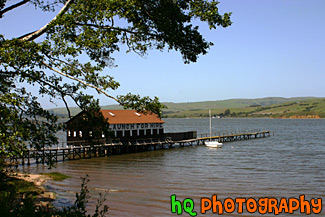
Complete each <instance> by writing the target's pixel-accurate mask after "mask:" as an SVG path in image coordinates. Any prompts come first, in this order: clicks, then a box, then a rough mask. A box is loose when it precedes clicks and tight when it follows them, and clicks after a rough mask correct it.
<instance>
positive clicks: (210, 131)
mask: <svg viewBox="0 0 325 217" xmlns="http://www.w3.org/2000/svg"><path fill="white" fill-rule="evenodd" d="M209 118H210V141H211V110H210V109H209Z"/></svg>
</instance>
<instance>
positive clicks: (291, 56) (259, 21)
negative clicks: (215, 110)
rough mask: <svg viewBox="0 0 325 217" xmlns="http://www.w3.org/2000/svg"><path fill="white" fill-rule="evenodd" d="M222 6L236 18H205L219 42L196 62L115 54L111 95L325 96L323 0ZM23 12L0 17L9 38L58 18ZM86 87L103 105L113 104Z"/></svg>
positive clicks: (188, 98) (207, 33)
mask: <svg viewBox="0 0 325 217" xmlns="http://www.w3.org/2000/svg"><path fill="white" fill-rule="evenodd" d="M219 11H220V12H221V13H224V12H232V16H231V20H232V22H233V24H232V25H231V26H230V27H228V28H225V29H224V28H217V29H216V30H209V28H208V26H207V25H205V24H203V25H202V24H200V28H199V30H200V32H201V33H202V34H203V36H204V37H205V38H206V39H207V40H208V41H211V42H213V43H214V46H213V47H212V48H211V49H210V50H209V52H208V53H207V54H206V55H203V56H202V55H201V56H200V57H199V59H198V61H197V62H196V63H191V64H184V63H183V60H182V57H181V55H180V54H179V53H177V52H176V51H169V52H168V51H164V52H160V51H156V50H151V51H149V52H148V55H147V56H146V57H140V56H138V55H137V54H134V53H128V54H127V53H125V50H122V51H121V52H119V53H117V54H115V55H114V57H115V60H116V62H115V63H116V64H117V65H118V67H116V68H107V69H106V70H105V72H106V73H108V74H110V75H112V76H113V77H115V79H116V80H117V81H118V82H120V84H121V87H120V88H119V89H118V90H116V91H112V92H109V94H112V95H121V94H126V93H128V92H132V93H134V94H140V95H141V96H150V97H154V96H158V97H159V99H160V101H162V102H198V101H210V100H223V99H232V98H262V97H300V96H315V97H325V85H324V82H325V13H324V12H325V1H324V0H310V1H305V0H263V1H261V0H245V1H242V0H220V4H219ZM15 12H16V11H15ZM17 12H18V16H17V13H13V12H9V13H7V14H6V16H5V17H4V18H2V19H0V31H1V34H4V35H5V37H6V38H10V37H16V36H20V35H22V34H24V33H26V32H31V31H33V30H35V29H38V28H40V27H42V26H43V25H45V24H46V22H48V20H50V19H51V17H53V15H51V14H42V15H41V17H40V14H39V13H35V12H34V9H33V7H32V6H28V5H26V6H23V7H21V8H19V9H17ZM17 24H19V25H17ZM87 92H88V93H91V94H94V95H95V97H96V98H99V99H100V104H101V105H108V104H114V103H115V102H114V101H113V100H111V99H107V98H106V97H105V96H103V95H98V94H96V92H95V91H93V90H87ZM40 102H41V103H42V105H43V106H44V107H46V108H52V107H63V106H64V105H63V103H62V102H57V103H56V105H53V104H51V103H49V102H48V99H47V98H43V99H40ZM71 106H73V104H71Z"/></svg>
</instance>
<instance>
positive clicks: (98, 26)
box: [76, 23, 159, 37]
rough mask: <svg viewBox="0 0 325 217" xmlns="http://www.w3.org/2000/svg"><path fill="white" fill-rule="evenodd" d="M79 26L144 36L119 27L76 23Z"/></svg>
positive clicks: (155, 35) (154, 35)
mask: <svg viewBox="0 0 325 217" xmlns="http://www.w3.org/2000/svg"><path fill="white" fill-rule="evenodd" d="M76 25H77V26H90V27H95V28H99V29H113V30H119V31H122V32H127V33H130V34H135V35H139V34H144V33H141V32H134V31H131V30H128V29H123V28H119V27H113V26H100V25H96V24H89V23H76ZM145 34H146V35H150V36H153V37H158V36H159V35H157V34H153V33H145Z"/></svg>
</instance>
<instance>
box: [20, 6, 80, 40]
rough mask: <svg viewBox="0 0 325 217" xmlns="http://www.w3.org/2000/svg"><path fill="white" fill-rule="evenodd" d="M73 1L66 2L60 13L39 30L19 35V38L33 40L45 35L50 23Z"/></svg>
mask: <svg viewBox="0 0 325 217" xmlns="http://www.w3.org/2000/svg"><path fill="white" fill-rule="evenodd" d="M73 1H74V0H68V1H67V2H66V3H65V5H64V6H63V7H62V8H61V10H60V11H59V13H58V14H57V15H56V16H55V17H54V18H53V19H52V20H51V21H50V22H49V23H47V24H46V25H45V26H43V27H42V28H40V29H39V30H37V31H35V32H32V33H30V34H28V35H23V36H21V37H19V39H21V40H23V41H32V40H34V39H36V38H38V37H40V36H41V35H43V34H44V33H45V32H46V31H47V29H48V27H49V25H50V24H51V23H52V22H53V21H55V20H56V19H58V18H59V17H60V16H62V15H63V14H64V13H65V12H66V11H67V10H68V9H69V7H70V5H71V4H72V3H73Z"/></svg>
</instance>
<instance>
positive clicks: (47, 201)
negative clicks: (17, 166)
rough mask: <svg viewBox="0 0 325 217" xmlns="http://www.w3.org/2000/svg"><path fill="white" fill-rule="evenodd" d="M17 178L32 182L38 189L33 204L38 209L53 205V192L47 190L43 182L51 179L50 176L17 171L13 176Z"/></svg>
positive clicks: (47, 208)
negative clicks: (38, 191)
mask: <svg viewBox="0 0 325 217" xmlns="http://www.w3.org/2000/svg"><path fill="white" fill-rule="evenodd" d="M12 177H15V178H17V179H21V180H24V181H26V182H30V183H33V184H34V186H35V188H36V189H39V190H40V191H41V193H39V194H38V195H37V199H36V203H35V206H36V207H39V208H40V209H45V210H49V209H50V208H51V207H53V205H52V202H53V201H54V200H55V193H54V192H51V191H48V190H47V189H46V188H45V187H44V184H45V183H46V182H47V181H48V180H51V178H50V177H48V176H46V175H41V174H32V173H20V172H17V173H16V175H15V176H12Z"/></svg>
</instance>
